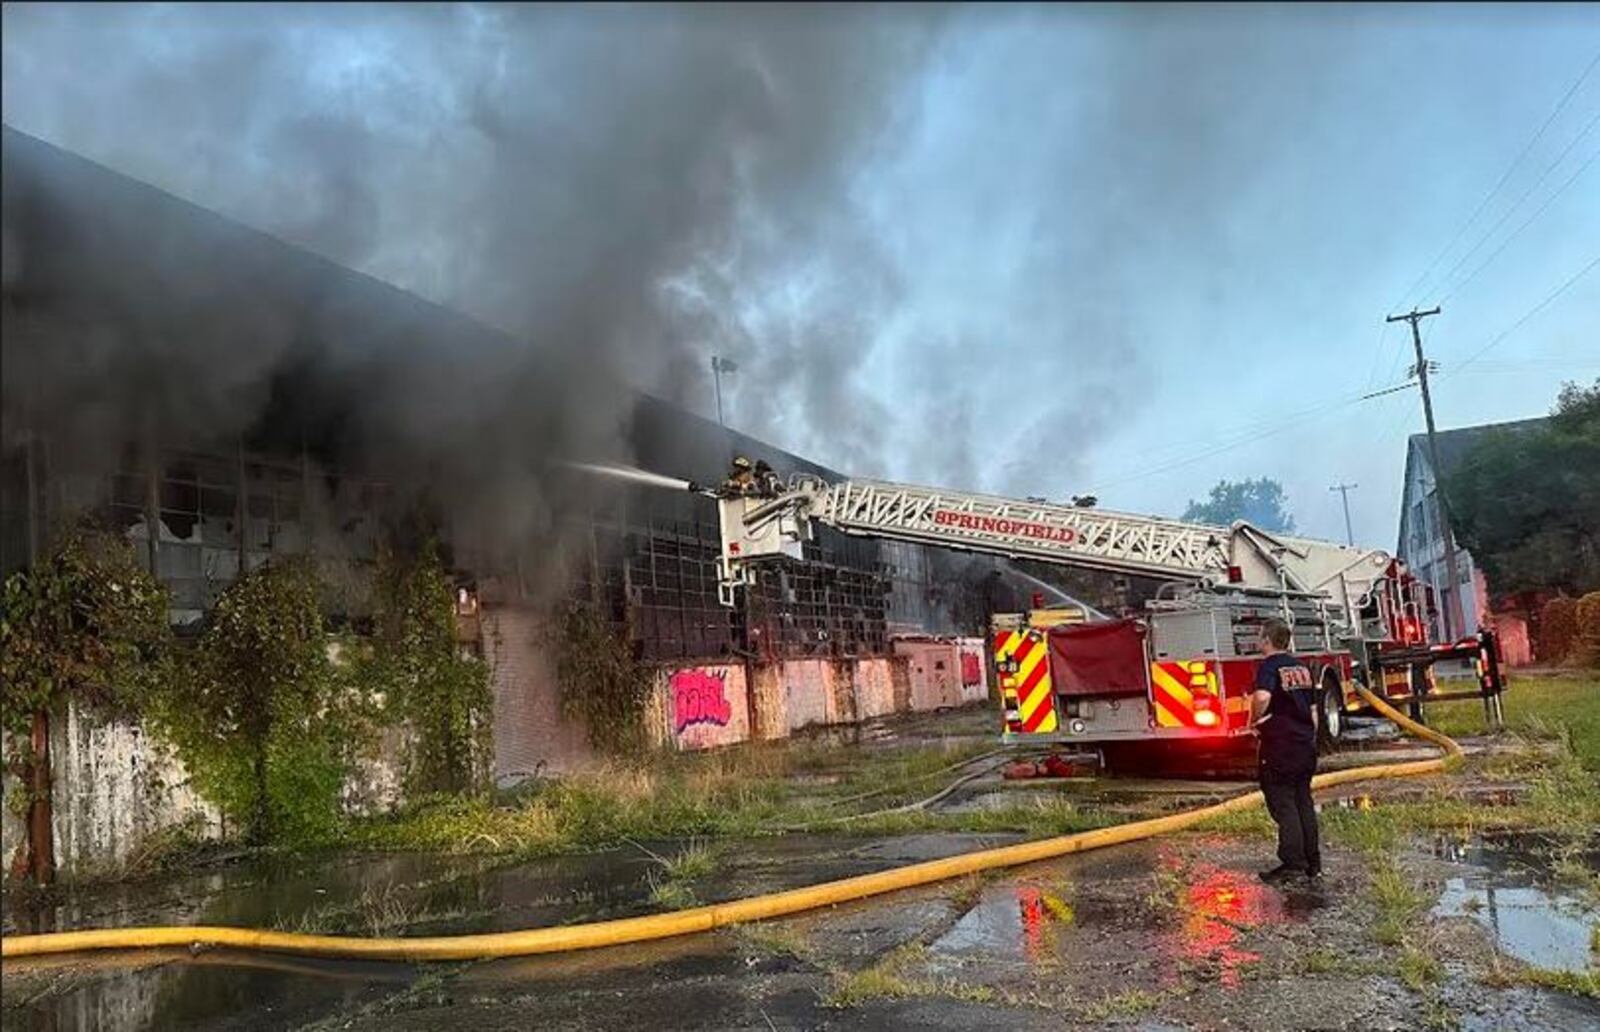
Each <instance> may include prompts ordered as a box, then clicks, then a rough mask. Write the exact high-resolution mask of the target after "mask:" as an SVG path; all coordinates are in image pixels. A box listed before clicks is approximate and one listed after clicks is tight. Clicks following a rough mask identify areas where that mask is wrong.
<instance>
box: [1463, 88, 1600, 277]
mask: <svg viewBox="0 0 1600 1032" xmlns="http://www.w3.org/2000/svg"><path fill="white" fill-rule="evenodd" d="M1597 120H1600V116H1597ZM1589 124H1590V125H1591V126H1592V125H1594V122H1590V123H1589ZM1596 158H1600V151H1595V152H1594V153H1593V154H1591V155H1589V160H1587V161H1585V162H1584V163H1583V164H1581V165H1579V166H1578V169H1577V171H1576V172H1574V173H1572V175H1571V176H1569V177H1568V178H1567V181H1566V182H1565V183H1562V184H1561V185H1560V186H1559V187H1557V188H1556V192H1555V193H1553V194H1551V195H1550V196H1549V197H1547V198H1545V202H1544V203H1543V204H1541V205H1539V210H1538V211H1535V212H1534V213H1533V214H1532V215H1529V216H1528V217H1527V218H1526V219H1525V220H1523V223H1522V225H1520V226H1518V227H1517V228H1516V229H1514V230H1512V231H1511V235H1510V236H1508V237H1506V238H1505V239H1504V240H1502V241H1500V246H1499V247H1497V248H1495V249H1494V253H1493V254H1491V255H1489V257H1487V258H1485V259H1484V260H1483V263H1482V264H1481V265H1479V266H1478V267H1477V268H1476V269H1473V270H1472V272H1471V273H1470V274H1468V276H1467V278H1466V279H1464V280H1462V281H1461V282H1459V283H1457V284H1456V285H1455V286H1453V287H1451V288H1450V293H1448V294H1446V295H1445V296H1444V297H1442V298H1440V299H1439V301H1440V303H1441V304H1442V303H1443V302H1445V301H1448V300H1449V299H1450V298H1451V297H1453V296H1455V294H1456V293H1458V292H1459V291H1460V290H1461V288H1462V287H1464V286H1466V285H1467V284H1468V283H1471V282H1472V281H1473V280H1474V279H1476V278H1477V276H1478V273H1480V272H1482V271H1483V270H1484V269H1487V268H1488V267H1489V266H1490V265H1491V264H1492V263H1493V262H1494V260H1495V259H1496V258H1498V257H1500V252H1502V251H1504V250H1505V249H1506V248H1507V247H1509V246H1511V241H1513V240H1515V239H1516V238H1517V237H1518V235H1519V234H1521V233H1522V231H1523V230H1525V229H1527V228H1528V227H1529V226H1531V225H1533V223H1534V222H1535V221H1536V220H1537V219H1538V218H1539V216H1540V215H1543V214H1544V212H1545V209H1546V208H1548V207H1550V205H1552V204H1554V203H1555V199H1556V198H1557V197H1560V196H1561V195H1562V194H1563V193H1566V191H1567V187H1569V186H1571V185H1572V184H1573V183H1575V182H1577V181H1578V177H1579V176H1581V175H1583V174H1584V173H1585V172H1587V171H1588V170H1589V166H1590V165H1593V164H1594V162H1595V159H1596Z"/></svg>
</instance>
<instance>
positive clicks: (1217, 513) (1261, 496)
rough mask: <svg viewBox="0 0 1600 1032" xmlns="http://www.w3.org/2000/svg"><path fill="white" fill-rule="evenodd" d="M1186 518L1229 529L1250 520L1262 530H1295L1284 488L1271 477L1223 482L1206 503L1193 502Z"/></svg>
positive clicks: (1185, 514) (1216, 487)
mask: <svg viewBox="0 0 1600 1032" xmlns="http://www.w3.org/2000/svg"><path fill="white" fill-rule="evenodd" d="M1183 518H1184V519H1185V520H1191V521H1195V522H1199V523H1212V524H1215V525H1217V526H1219V527H1226V526H1228V525H1229V524H1231V523H1233V521H1235V520H1248V521H1249V522H1251V523H1253V524H1255V525H1256V526H1258V527H1260V528H1261V529H1262V530H1274V531H1293V530H1294V517H1293V516H1291V515H1289V509H1288V499H1287V498H1286V497H1285V496H1284V493H1283V485H1282V484H1280V483H1278V482H1277V481H1276V480H1273V479H1272V478H1271V477H1261V478H1260V479H1258V480H1240V481H1238V482H1237V483H1235V482H1234V481H1231V480H1219V481H1217V484H1216V486H1215V487H1213V488H1212V489H1211V495H1210V497H1209V498H1207V499H1206V500H1205V501H1203V502H1197V501H1194V500H1193V499H1190V501H1189V507H1188V508H1187V509H1185V510H1184V511H1183Z"/></svg>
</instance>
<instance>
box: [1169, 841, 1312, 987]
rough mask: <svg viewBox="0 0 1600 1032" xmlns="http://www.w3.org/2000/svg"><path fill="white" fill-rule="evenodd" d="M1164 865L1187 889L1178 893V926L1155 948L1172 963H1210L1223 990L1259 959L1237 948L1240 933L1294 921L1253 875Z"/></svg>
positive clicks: (1172, 969)
mask: <svg viewBox="0 0 1600 1032" xmlns="http://www.w3.org/2000/svg"><path fill="white" fill-rule="evenodd" d="M1167 866H1168V867H1169V869H1172V870H1174V871H1176V872H1177V873H1180V874H1182V875H1183V876H1184V877H1185V879H1186V881H1187V882H1188V884H1187V886H1186V887H1185V888H1184V889H1183V924H1182V925H1181V926H1180V927H1179V928H1178V929H1177V931H1176V932H1175V933H1168V934H1165V935H1163V936H1161V938H1160V940H1159V941H1158V947H1159V949H1160V950H1161V952H1162V954H1163V955H1164V956H1165V957H1167V958H1168V959H1169V960H1172V961H1174V962H1179V963H1181V962H1184V961H1188V962H1196V961H1199V962H1204V963H1207V964H1214V965H1216V967H1217V968H1218V969H1219V972H1220V973H1219V976H1218V980H1219V981H1220V982H1221V984H1222V985H1224V986H1226V987H1228V988H1230V989H1231V988H1234V987H1236V986H1238V984H1239V980H1240V970H1241V969H1242V968H1243V967H1244V966H1245V965H1247V964H1253V963H1255V962H1256V961H1259V960H1260V959H1261V955H1260V954H1259V953H1255V952H1252V951H1250V950H1247V949H1244V948H1243V947H1241V946H1240V944H1239V939H1240V936H1241V934H1242V933H1243V932H1245V931H1248V930H1249V929H1251V928H1255V927H1257V926H1258V925H1262V924H1272V923H1281V922H1284V921H1289V920H1293V919H1294V917H1293V915H1291V914H1290V913H1289V912H1287V911H1286V910H1285V909H1284V906H1283V897H1282V896H1280V895H1279V894H1278V893H1276V892H1273V891H1270V890H1269V889H1267V887H1266V886H1264V885H1262V884H1261V882H1260V881H1259V880H1257V879H1256V877H1255V876H1254V875H1249V874H1241V873H1240V872H1238V871H1228V870H1224V869H1222V868H1219V867H1214V866H1212V865H1210V864H1196V865H1194V866H1193V867H1191V868H1189V869H1188V870H1187V871H1184V870H1182V869H1180V868H1176V867H1174V866H1173V865H1171V864H1168V865H1167ZM1176 968H1177V964H1176V963H1174V964H1173V965H1171V966H1170V967H1169V971H1170V977H1171V978H1172V979H1176V977H1177V970H1176Z"/></svg>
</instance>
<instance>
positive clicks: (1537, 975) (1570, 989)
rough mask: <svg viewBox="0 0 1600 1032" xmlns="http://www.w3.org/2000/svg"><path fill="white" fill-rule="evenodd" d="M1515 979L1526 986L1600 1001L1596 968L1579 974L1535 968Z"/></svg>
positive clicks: (1598, 972) (1598, 977) (1599, 987)
mask: <svg viewBox="0 0 1600 1032" xmlns="http://www.w3.org/2000/svg"><path fill="white" fill-rule="evenodd" d="M1514 978H1515V980H1516V981H1518V982H1521V983H1522V984H1524V985H1536V986H1542V987H1543V988H1545V989H1555V990H1558V991H1560V992H1563V993H1572V994H1574V995H1576V996H1587V997H1590V998H1591V999H1600V971H1597V970H1595V969H1594V968H1590V969H1589V970H1588V971H1583V972H1578V971H1552V970H1551V969H1549V968H1539V967H1533V968H1527V969H1526V970H1524V971H1521V972H1519V973H1518V974H1517V975H1515V976H1514Z"/></svg>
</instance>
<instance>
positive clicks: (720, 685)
mask: <svg viewBox="0 0 1600 1032" xmlns="http://www.w3.org/2000/svg"><path fill="white" fill-rule="evenodd" d="M671 683H672V725H673V727H674V728H675V729H676V730H677V732H678V733H679V734H682V733H683V729H684V728H686V727H688V726H689V725H691V724H715V725H716V726H717V727H727V726H728V718H729V717H731V716H732V715H733V707H732V706H731V705H729V703H728V696H727V691H726V689H727V684H726V683H725V682H724V681H723V679H722V677H721V676H720V675H718V674H708V673H706V672H705V671H704V670H679V671H678V672H677V673H675V674H673V675H672V682H671Z"/></svg>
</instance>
